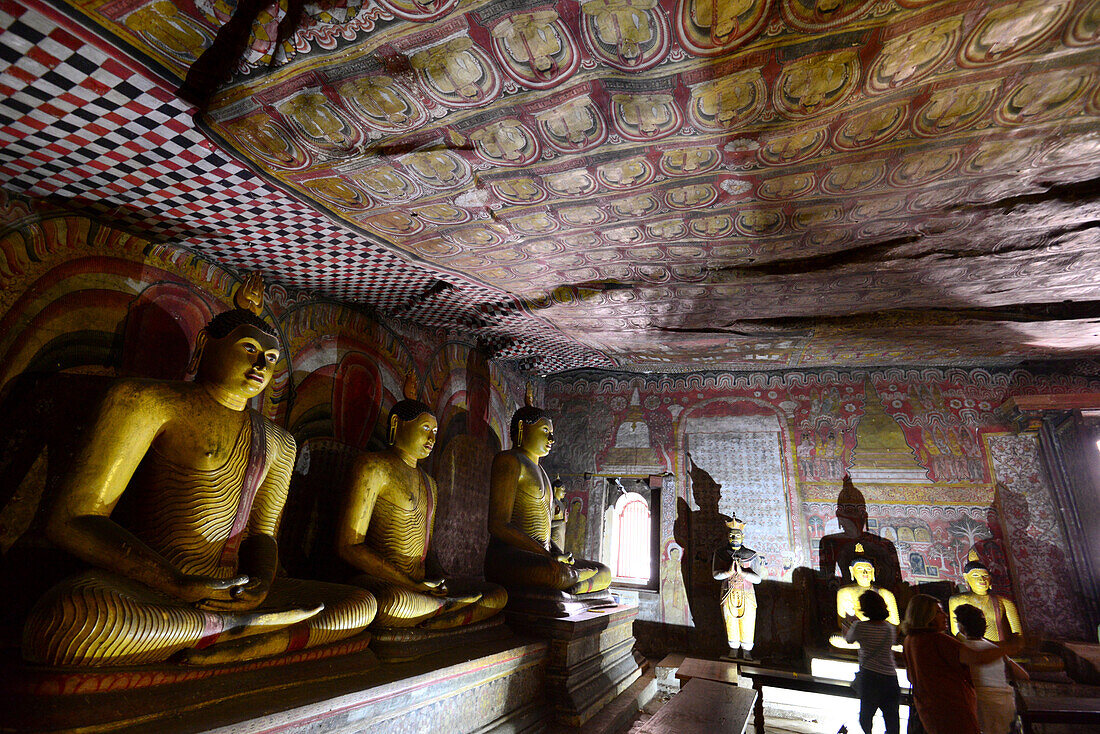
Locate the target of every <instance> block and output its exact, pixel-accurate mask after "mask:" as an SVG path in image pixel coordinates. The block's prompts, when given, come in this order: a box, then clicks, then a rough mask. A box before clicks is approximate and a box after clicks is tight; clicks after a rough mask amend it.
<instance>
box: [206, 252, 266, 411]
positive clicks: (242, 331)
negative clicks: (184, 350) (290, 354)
mask: <svg viewBox="0 0 1100 734" xmlns="http://www.w3.org/2000/svg"><path fill="white" fill-rule="evenodd" d="M263 289H264V284H263V280H262V279H261V278H260V274H259V273H252V274H251V275H249V276H248V278H246V279H245V281H244V283H242V284H241V286H240V287H239V288H238V289H237V293H236V294H235V296H234V302H235V305H236V308H233V309H231V310H229V311H225V312H223V313H220V314H218V315H217V316H215V317H214V318H212V319H210V323H208V324H207V325H206V326H205V327H203V329H202V330H201V331H199V335H198V338H197V339H196V340H195V353H194V355H193V356H192V357H191V364H190V365H188V371H189V372H191V371H194V372H195V380H196V381H197V382H200V383H204V384H207V385H210V386H213V387H216V388H217V389H219V390H220V391H223V392H225V393H226V394H227V395H229V396H231V397H233V398H237V399H240V400H243V401H247V400H249V399H251V398H254V397H255V396H257V395H259V394H260V393H262V392H263V391H264V388H266V387H267V385H268V383H269V382H271V377H272V374H273V373H274V368H275V363H276V362H278V361H279V352H280V348H279V336H278V333H277V332H276V331H275V329H274V328H273V327H272V326H271V325H270V324H268V323H267V322H266V321H264V320H263V319H262V318H260V316H259V314H260V313H261V312H262V310H263Z"/></svg>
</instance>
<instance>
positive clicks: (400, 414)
mask: <svg viewBox="0 0 1100 734" xmlns="http://www.w3.org/2000/svg"><path fill="white" fill-rule="evenodd" d="M431 412H432V409H431V408H429V407H428V406H427V405H425V404H424V403H422V402H420V401H419V400H410V399H408V398H406V399H404V400H398V401H397V402H396V403H394V405H393V407H392V408H390V418H393V417H394V416H397V420H399V421H401V422H402V423H404V422H405V421H411V420H412V419H413V418H417V417H419V416H421V415H423V414H425V413H428V414H429V415H430V414H431Z"/></svg>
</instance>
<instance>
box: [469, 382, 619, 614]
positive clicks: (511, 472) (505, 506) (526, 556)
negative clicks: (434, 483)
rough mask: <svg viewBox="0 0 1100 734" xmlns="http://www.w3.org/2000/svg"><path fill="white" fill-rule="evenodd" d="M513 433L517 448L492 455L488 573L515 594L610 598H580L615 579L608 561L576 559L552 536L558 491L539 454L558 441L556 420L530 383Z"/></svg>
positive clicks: (602, 596)
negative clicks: (537, 403) (536, 398)
mask: <svg viewBox="0 0 1100 734" xmlns="http://www.w3.org/2000/svg"><path fill="white" fill-rule="evenodd" d="M509 433H510V435H511V438H512V445H513V448H511V449H509V450H507V451H501V452H500V453H498V454H497V455H496V457H494V458H493V468H492V476H491V480H490V485H489V536H490V538H489V548H488V550H487V551H486V553H485V577H486V578H487V579H490V580H492V581H496V582H498V583H501V584H503V585H504V586H505V588H507V589H508V590H509V594H510V595H512V596H515V595H516V594H521V595H525V596H528V597H543V598H546V599H548V600H558V601H582V602H587V601H593V602H599V603H607V602H609V601H610V598H611V597H610V595H609V594H606V593H605V594H600V595H599V598H598V599H596V598H595V596H589V597H588V598H587V599H584V598H581V599H577V598H576V595H588V594H591V593H592V592H599V591H604V590H605V589H607V587H608V586H610V585H611V571H610V570H609V569H608V568H607V566H604V565H603V564H600V563H596V562H594V561H585V560H582V559H576V558H574V557H573V554H572V553H566V552H565V551H564V550H562V549H561V548H560V547H559V546H558V545H557V544H555V543H554V542H553V541H552V540H551V537H550V529H551V518H552V514H553V496H554V495H553V489H552V487H551V484H550V478H549V477H548V476H546V471H545V470H543V468H542V467H541V466H539V459H541V458H542V457H543V456H546V455H547V454H549V453H550V449H551V447H552V446H553V445H554V423H553V421H552V420H551V419H550V415H549V414H548V413H546V411H544V410H542V409H541V408H536V407H534V400H533V396H532V393H531V387H530V386H528V388H527V399H526V405H525V406H524V407H522V408H520V409H519V410H517V411H516V412H515V414H514V415H513V416H512V422H511V426H510V431H509ZM555 592H557V593H555ZM557 611H558V612H561V611H562V610H561V609H559V610H557Z"/></svg>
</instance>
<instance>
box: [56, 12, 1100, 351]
mask: <svg viewBox="0 0 1100 734" xmlns="http://www.w3.org/2000/svg"><path fill="white" fill-rule="evenodd" d="M53 4H54V6H55V7H56V8H58V9H59V10H61V11H63V12H65V13H67V14H68V15H69V16H70V17H73V18H77V19H79V20H80V22H81V23H84V24H87V25H89V26H91V27H95V28H97V29H99V30H100V32H101V33H103V34H107V35H108V36H109V37H110V38H112V39H113V43H115V44H117V45H118V46H119V47H120V48H122V49H124V50H125V51H126V52H127V53H129V54H131V55H133V56H134V57H136V58H138V59H140V60H141V61H142V62H143V63H144V64H145V65H146V66H148V67H149V69H151V70H152V71H153V72H155V73H157V74H159V75H160V76H161V77H163V78H164V79H165V80H167V81H168V82H170V83H172V84H181V83H183V82H184V79H185V78H186V77H187V73H188V69H190V68H191V67H192V65H193V64H194V63H195V62H196V60H197V59H199V58H200V57H203V55H204V53H206V54H207V56H206V59H207V60H209V59H210V58H211V56H210V54H213V53H215V52H217V51H219V49H220V46H215V38H217V37H219V29H221V30H223V31H224V29H225V28H227V27H228V26H227V23H229V21H230V19H232V18H234V13H235V12H236V3H234V2H232V1H231V0H174V1H173V2H168V0H154V1H152V2H150V1H149V0H85V1H84V2H81V3H79V4H77V3H69V2H64V0H53ZM238 20H239V19H238ZM248 20H250V29H249V30H248V31H247V43H245V49H244V51H243V53H242V54H240V55H239V56H238V55H234V56H232V57H231V58H225V59H222V62H223V65H224V66H225V68H227V69H228V68H233V69H235V73H234V74H233V75H232V78H228V77H227V81H226V83H224V84H222V85H221V86H220V87H219V88H218V89H217V90H216V92H215V93H214V94H213V95H212V96H211V97H210V98H209V100H208V103H207V104H205V106H204V109H203V111H202V113H201V114H200V116H199V117H198V118H197V120H198V124H199V126H200V128H201V129H202V130H203V131H204V132H205V133H206V134H207V135H208V136H209V137H210V139H211V140H212V141H214V143H215V144H216V145H217V146H219V147H220V148H221V149H222V150H224V151H225V152H226V153H228V154H229V155H231V156H233V157H234V158H235V159H238V160H240V161H242V162H243V163H244V164H245V165H247V166H249V167H250V168H251V169H253V170H254V171H255V172H256V173H257V174H259V175H260V176H261V177H262V178H263V179H265V180H266V181H267V182H268V183H269V185H270V186H272V187H274V188H275V189H277V190H280V191H285V192H288V193H289V194H290V195H291V196H293V197H294V199H296V200H297V201H300V202H303V203H304V204H305V205H306V206H308V207H311V208H313V209H315V210H316V211H318V212H321V213H323V214H324V216H326V217H328V218H329V219H331V220H332V221H334V222H336V223H338V224H339V225H340V226H342V227H344V228H346V229H347V231H348V233H349V235H351V236H354V237H358V238H359V240H360V241H361V242H362V243H363V249H364V250H367V248H368V247H369V248H381V249H382V250H384V251H386V252H390V253H394V254H396V255H398V256H400V257H401V258H403V259H404V261H406V262H409V267H422V268H426V269H428V270H429V271H430V272H432V273H443V274H446V276H445V277H446V279H447V280H448V283H449V284H450V286H449V287H450V288H454V289H457V290H458V291H460V292H464V293H468V294H470V296H469V298H470V300H471V301H473V302H475V303H476V304H477V305H475V306H473V309H474V311H483V312H490V313H491V314H493V315H494V316H495V315H498V314H507V315H508V317H509V318H510V319H511V321H510V322H509V325H508V326H507V327H506V328H502V329H501V338H502V339H503V338H504V336H505V335H507V338H508V339H510V340H511V342H514V343H522V342H524V340H525V339H528V333H527V332H528V331H533V330H534V331H539V333H540V334H545V333H546V332H547V331H550V332H556V333H557V334H558V341H557V342H556V343H554V340H553V339H549V340H548V339H547V338H542V340H541V341H540V342H539V349H544V350H545V353H544V354H538V355H535V356H537V357H539V358H540V359H541V361H538V363H537V364H536V363H535V362H532V363H531V364H532V366H534V368H535V369H539V370H541V371H553V370H556V369H565V368H568V367H576V366H618V367H626V368H634V369H642V370H677V369H683V368H686V367H691V368H694V369H698V368H700V367H707V366H712V367H715V368H718V367H722V368H732V369H754V368H762V367H798V366H825V365H831V364H838V363H840V362H838V361H837V360H841V362H842V363H845V364H857V365H882V364H919V363H935V364H994V363H1003V362H1013V361H1018V360H1020V359H1024V358H1030V357H1043V356H1067V357H1068V356H1080V355H1084V354H1096V353H1098V352H1100V308H1098V307H1097V306H1098V304H1100V269H1098V268H1096V267H1095V265H1094V263H1095V261H1096V258H1097V253H1098V251H1100V232H1098V230H1097V221H1098V217H1097V214H1098V210H1100V191H1098V186H1097V184H1096V183H1095V182H1096V181H1097V179H1098V178H1100V71H1098V69H1100V2H1096V1H1095V0H1093V1H1091V2H1090V1H1088V0H1018V1H1014V2H979V1H977V0H975V1H974V2H954V1H952V2H943V1H938V2H936V1H933V2H928V1H925V2H921V1H918V0H727V1H726V2H721V3H714V2H709V1H703V0H581V1H579V2H578V1H576V0H569V1H565V0H563V1H560V2H531V1H526V0H504V1H500V2H487V1H481V2H479V1H476V0H475V1H472V2H458V1H457V0H441V1H440V2H432V3H420V2H405V1H404V0H332V1H331V2H325V3H305V4H304V5H303V4H301V3H299V2H296V1H292V0H281V2H275V3H272V4H271V5H270V6H269V7H268V8H266V9H264V10H263V11H261V12H260V13H259V14H258V15H257V16H256V17H255V18H251V19H248ZM222 35H223V36H224V35H225V33H224V32H223V34H222ZM219 43H220V42H219ZM490 294H491V295H490ZM1067 304H1069V305H1067ZM1074 304H1076V305H1074ZM431 310H432V305H431V302H430V297H429V298H428V299H427V300H426V301H425V302H424V303H418V304H416V308H415V309H413V310H412V312H411V313H412V316H411V317H414V318H420V319H427V320H430V318H431ZM448 317H453V318H457V317H456V316H455V315H454V314H451V313H447V314H442V315H437V318H441V319H443V320H446V318H448ZM509 329H511V333H507V334H506V332H508V330H509ZM525 329H526V330H527V331H525ZM535 351H538V350H534V349H532V348H526V349H518V348H517V350H516V352H517V353H519V352H523V353H526V354H528V355H532V354H533V353H534V352H535Z"/></svg>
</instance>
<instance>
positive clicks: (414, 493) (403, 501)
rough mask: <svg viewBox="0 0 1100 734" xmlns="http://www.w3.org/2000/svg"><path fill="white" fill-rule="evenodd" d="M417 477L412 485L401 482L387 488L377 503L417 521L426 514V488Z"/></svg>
mask: <svg viewBox="0 0 1100 734" xmlns="http://www.w3.org/2000/svg"><path fill="white" fill-rule="evenodd" d="M419 479H420V478H419V477H414V478H413V480H412V483H407V482H402V483H401V484H399V485H396V486H395V485H390V486H387V487H386V489H385V490H383V492H382V493H381V494H380V495H379V497H378V499H379V503H380V504H385V505H389V507H390V508H392V509H391V511H392V512H396V513H399V514H401V515H403V516H405V517H407V518H410V519H419V518H423V517H426V516H427V513H428V499H429V498H428V496H427V494H428V488H427V487H425V486H424V484H423V482H420V481H419Z"/></svg>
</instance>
